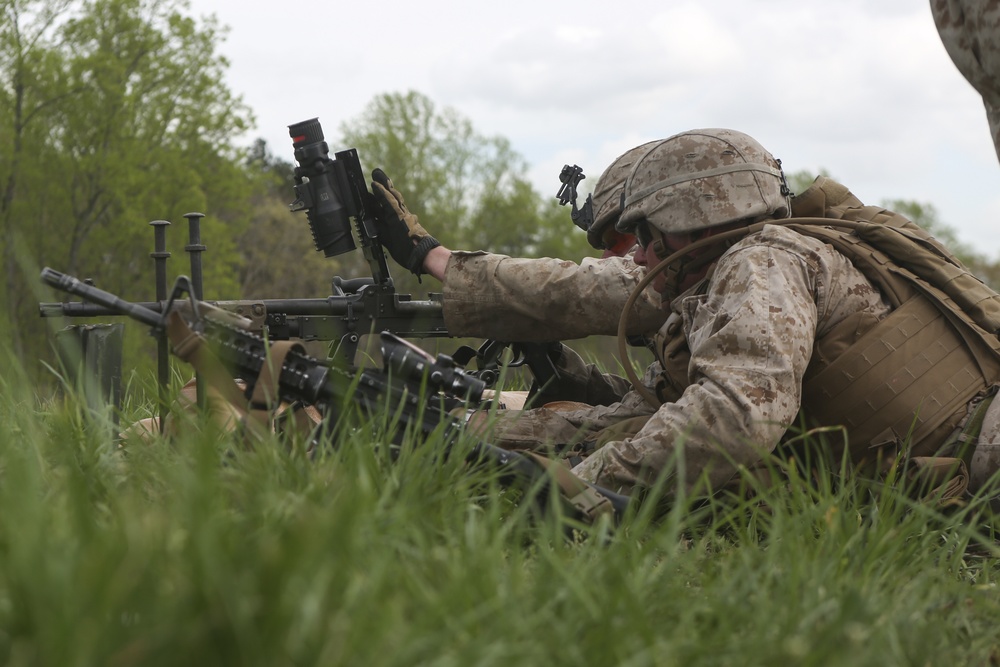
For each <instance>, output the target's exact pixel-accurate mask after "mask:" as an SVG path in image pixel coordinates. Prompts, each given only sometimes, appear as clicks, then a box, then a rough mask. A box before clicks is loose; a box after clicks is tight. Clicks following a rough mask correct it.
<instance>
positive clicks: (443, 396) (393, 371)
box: [41, 268, 628, 521]
mask: <svg viewBox="0 0 1000 667" xmlns="http://www.w3.org/2000/svg"><path fill="white" fill-rule="evenodd" d="M41 279H42V281H43V282H44V283H45V284H47V285H49V286H51V287H54V288H56V289H58V290H61V291H64V292H68V293H70V294H75V295H77V296H79V297H81V298H83V299H85V300H86V301H87V302H90V303H94V304H96V305H99V306H101V307H103V308H105V309H107V310H108V311H111V312H113V313H115V314H118V315H126V316H128V317H130V318H132V319H134V320H137V321H139V322H141V323H143V324H145V325H147V326H149V327H150V328H151V330H152V332H153V333H154V334H161V335H162V334H165V333H166V334H167V335H169V337H170V339H171V341H172V342H173V349H174V352H175V353H176V354H178V355H179V356H181V357H182V358H184V359H185V360H188V361H190V362H191V363H192V364H194V365H195V366H196V368H197V367H198V365H199V364H200V365H201V366H202V369H204V368H205V367H206V357H208V358H209V359H217V360H218V361H219V362H221V364H222V366H223V367H224V369H225V371H226V373H225V375H224V376H223V380H224V384H225V383H228V384H229V387H228V388H229V389H230V390H231V389H232V387H234V386H235V383H232V382H231V381H230V379H229V378H231V377H236V378H239V379H242V380H244V381H245V382H246V389H245V392H244V395H243V397H244V398H245V399H246V402H245V403H244V406H243V407H245V406H246V405H247V404H248V403H249V402H250V401H251V400H253V399H254V398H255V397H259V396H260V395H261V392H258V391H257V389H258V387H257V384H258V383H262V382H263V383H267V384H268V386H269V388H268V389H267V391H265V392H263V394H264V395H267V396H269V397H270V401H269V405H276V403H277V401H278V399H280V400H285V401H290V402H295V401H298V402H303V403H307V404H310V405H314V406H316V407H317V408H318V409H319V410H320V412H321V413H322V414H323V415H324V422H325V424H326V426H327V428H324V429H323V432H325V433H335V432H337V427H338V426H339V425H340V422H341V420H342V419H344V418H345V412H344V407H345V406H347V405H350V404H353V405H355V406H357V407H358V408H359V409H360V410H361V412H362V414H364V415H367V416H368V417H375V416H377V415H383V414H398V415H399V425H398V428H397V430H396V434H397V436H399V435H401V434H403V433H405V432H407V431H410V432H413V433H417V434H420V435H421V436H422V437H426V436H427V435H428V434H429V433H431V432H432V431H436V430H438V429H440V430H441V433H442V437H443V442H444V446H445V447H446V451H445V452H444V454H445V455H446V456H447V455H448V454H449V453H450V451H451V448H452V445H453V444H454V443H455V441H456V439H457V437H458V435H459V433H460V431H461V426H462V422H460V421H459V420H457V419H456V418H455V417H453V416H452V414H451V412H452V410H454V409H456V408H459V407H463V406H467V405H478V403H479V401H480V399H481V398H482V394H483V390H484V389H485V384H484V383H483V382H482V381H481V380H479V379H477V378H475V377H473V376H471V375H467V374H466V373H465V372H463V371H462V370H461V369H459V368H457V367H456V366H455V363H454V361H453V360H452V359H451V358H450V357H448V356H447V355H438V356H437V358H434V357H432V356H431V355H429V354H428V353H427V352H425V351H424V350H422V349H420V348H419V347H416V346H415V345H412V344H410V343H407V342H406V341H404V340H402V339H401V338H399V337H398V336H395V335H393V334H391V333H389V332H382V333H381V342H382V357H383V368H382V370H381V371H379V370H374V369H364V370H361V371H358V372H357V373H356V374H352V373H349V372H346V371H343V370H340V369H337V368H335V367H333V366H330V365H328V364H326V363H324V362H322V361H319V360H318V359H314V358H312V357H310V356H308V355H307V354H305V352H304V351H303V350H301V349H295V348H294V347H293V348H291V349H286V350H283V351H282V353H281V354H272V345H273V344H272V343H271V342H269V341H267V340H265V339H264V338H261V337H259V336H257V335H256V334H254V333H252V332H251V331H249V323H248V322H246V321H245V320H244V319H243V318H239V317H234V316H232V315H231V314H229V313H227V312H226V311H221V310H219V309H217V308H214V307H213V306H211V305H209V304H206V303H204V302H200V301H198V300H197V299H196V298H194V295H193V292H192V286H191V281H190V280H189V279H188V278H187V277H185V276H180V277H179V278H178V279H177V281H176V282H175V284H174V288H173V291H172V293H171V294H170V297H169V299H168V300H167V302H166V304H165V307H164V308H163V309H161V310H160V311H155V310H153V309H150V308H146V307H145V306H143V305H141V304H137V303H130V302H128V301H124V300H122V299H121V298H119V297H117V296H116V295H114V294H111V293H109V292H105V291H103V290H100V289H98V288H96V287H93V286H91V285H88V284H86V283H83V282H81V281H80V280H78V279H77V278H75V277H73V276H69V275H66V274H63V273H60V272H58V271H55V270H53V269H50V268H45V269H43V270H42V273H41ZM206 345H207V350H209V351H210V355H206V353H205V349H206ZM182 350H183V351H182ZM279 364H280V367H278V368H276V369H275V368H272V366H279ZM199 370H201V369H199ZM355 375H356V377H355ZM224 395H225V394H224ZM421 396H424V397H425V399H426V400H424V401H421V400H420V397H421ZM234 402H235V401H234ZM237 407H240V406H237ZM466 462H467V463H469V464H472V465H488V466H492V467H494V468H496V469H497V470H498V472H499V474H500V479H501V482H503V483H505V484H519V485H522V486H523V488H525V489H527V490H528V491H532V492H533V493H532V496H533V498H535V499H536V500H537V501H538V502H539V503H541V504H542V505H543V506H544V503H546V502H547V501H548V499H549V498H550V497H556V494H555V493H553V490H552V489H551V487H550V486H549V485H550V484H551V483H552V482H553V481H555V482H556V483H557V484H558V486H559V489H560V493H559V494H558V497H560V498H562V499H564V500H565V501H567V502H568V505H567V509H568V510H569V511H570V512H573V513H575V514H576V515H577V518H579V519H581V520H588V521H589V520H593V519H595V518H596V517H597V516H599V515H601V514H613V515H614V516H615V517H616V518H620V517H621V516H622V514H623V513H624V511H625V509H626V506H627V503H628V498H627V497H625V496H622V495H619V494H617V493H614V492H612V491H609V490H607V489H602V488H600V487H597V486H594V485H591V484H589V483H586V482H584V481H583V480H581V479H579V478H577V477H572V479H571V484H570V486H569V487H568V489H569V490H568V491H567V485H566V483H565V471H564V472H563V479H559V478H558V477H557V476H550V475H549V474H548V473H547V472H546V469H545V468H544V467H542V466H541V465H539V463H538V462H536V461H535V460H534V459H532V458H529V457H528V456H524V455H521V454H518V453H516V452H510V451H507V450H504V449H501V448H499V447H495V446H493V445H490V444H488V443H486V442H482V441H475V442H473V443H472V446H471V449H470V451H469V452H468V454H467V455H466ZM556 468H559V469H560V470H561V468H560V467H559V464H556Z"/></svg>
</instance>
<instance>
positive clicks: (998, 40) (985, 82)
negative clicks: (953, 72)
mask: <svg viewBox="0 0 1000 667" xmlns="http://www.w3.org/2000/svg"><path fill="white" fill-rule="evenodd" d="M931 13H932V14H933V15H934V23H935V24H936V25H937V29H938V33H939V34H940V35H941V41H942V42H943V43H944V47H945V50H947V51H948V55H949V56H951V59H952V61H954V63H955V66H956V67H957V68H958V70H959V71H960V72H961V73H962V75H963V76H964V77H965V78H966V79H967V80H968V81H969V83H971V84H972V86H973V88H975V89H976V91H977V92H978V93H979V94H980V95H982V97H983V104H984V105H985V106H986V117H987V119H988V120H989V124H990V133H991V134H992V135H993V144H994V146H995V147H996V150H997V157H998V158H1000V0H931Z"/></svg>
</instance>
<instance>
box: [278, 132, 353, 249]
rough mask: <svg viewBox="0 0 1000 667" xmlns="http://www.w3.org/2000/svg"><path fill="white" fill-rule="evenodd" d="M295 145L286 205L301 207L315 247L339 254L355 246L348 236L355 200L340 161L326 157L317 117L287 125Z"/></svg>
mask: <svg viewBox="0 0 1000 667" xmlns="http://www.w3.org/2000/svg"><path fill="white" fill-rule="evenodd" d="M288 134H289V136H291V138H292V147H293V148H294V149H295V160H296V161H297V162H298V163H299V165H298V166H297V167H295V196H296V199H295V201H293V202H292V203H291V204H289V205H288V208H289V209H290V210H292V211H305V212H306V218H307V219H308V220H309V229H310V230H311V231H312V236H313V243H314V244H315V245H316V250H321V251H323V254H324V255H325V256H327V257H333V256H334V255H342V254H344V253H345V252H350V251H352V250H354V249H355V248H356V247H357V246H356V245H355V243H354V238H353V237H352V236H351V221H350V218H351V216H354V215H357V214H358V211H359V209H360V206H359V203H358V202H356V201H355V200H354V199H353V197H352V192H351V189H350V186H349V183H348V180H347V174H346V172H345V169H344V163H343V162H342V161H338V160H336V159H333V160H331V159H330V148H329V147H328V146H327V144H326V141H324V140H323V128H322V127H321V126H320V124H319V119H318V118H311V119H309V120H304V121H302V122H301V123H295V124H294V125H289V126H288Z"/></svg>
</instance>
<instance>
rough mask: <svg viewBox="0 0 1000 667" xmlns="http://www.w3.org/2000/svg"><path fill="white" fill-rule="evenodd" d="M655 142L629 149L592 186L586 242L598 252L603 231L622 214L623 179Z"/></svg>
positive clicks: (601, 244)
mask: <svg viewBox="0 0 1000 667" xmlns="http://www.w3.org/2000/svg"><path fill="white" fill-rule="evenodd" d="M655 143H656V141H649V142H647V143H644V144H643V145H641V146H636V147H635V148H630V149H629V150H627V151H625V152H624V153H622V154H621V155H619V156H618V157H617V158H615V161H614V162H612V163H611V164H610V165H608V168H607V169H605V170H604V173H602V174H601V176H600V178H598V179H597V184H596V185H595V186H594V194H593V195H591V196H592V197H593V204H592V205H593V207H594V223H593V224H592V225H591V226H590V228H589V229H587V241H588V242H589V243H590V245H592V246H593V247H595V248H597V249H598V250H602V249H603V248H604V231H605V230H606V229H607V228H608V226H609V225H614V224H616V223H617V222H618V216H619V215H620V214H621V212H622V208H621V206H622V190H623V189H624V187H625V179H626V177H628V175H629V172H630V171H632V167H633V166H635V163H636V161H637V160H638V159H639V158H640V157H642V155H643V154H644V153H645V152H646V151H647V150H649V149H650V148H652V147H653V144H655Z"/></svg>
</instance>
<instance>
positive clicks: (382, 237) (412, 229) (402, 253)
mask: <svg viewBox="0 0 1000 667" xmlns="http://www.w3.org/2000/svg"><path fill="white" fill-rule="evenodd" d="M372 194H373V195H375V202H376V204H377V205H378V208H379V215H378V216H377V220H376V226H377V228H378V238H379V241H380V242H381V243H382V247H383V248H385V249H386V250H388V251H389V254H390V255H391V256H392V258H393V259H394V260H396V262H397V263H398V264H399V265H400V266H403V267H405V268H407V269H409V270H410V271H411V272H413V274H414V275H416V276H417V277H419V276H420V275H421V274H422V273H425V271H424V259H426V257H427V253H429V252H430V251H431V250H432V249H433V248H436V247H438V246H439V245H441V244H440V243H438V241H437V239H435V238H434V237H433V236H431V235H430V234H428V233H427V230H426V229H424V228H423V227H421V226H420V223H419V222H417V216H415V215H414V214H412V213H410V212H409V211H408V210H406V204H404V203H403V195H402V194H400V192H399V191H398V190H396V188H394V187H393V186H392V181H391V180H389V177H388V176H386V175H385V172H384V171H382V170H381V169H375V170H374V171H372Z"/></svg>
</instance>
